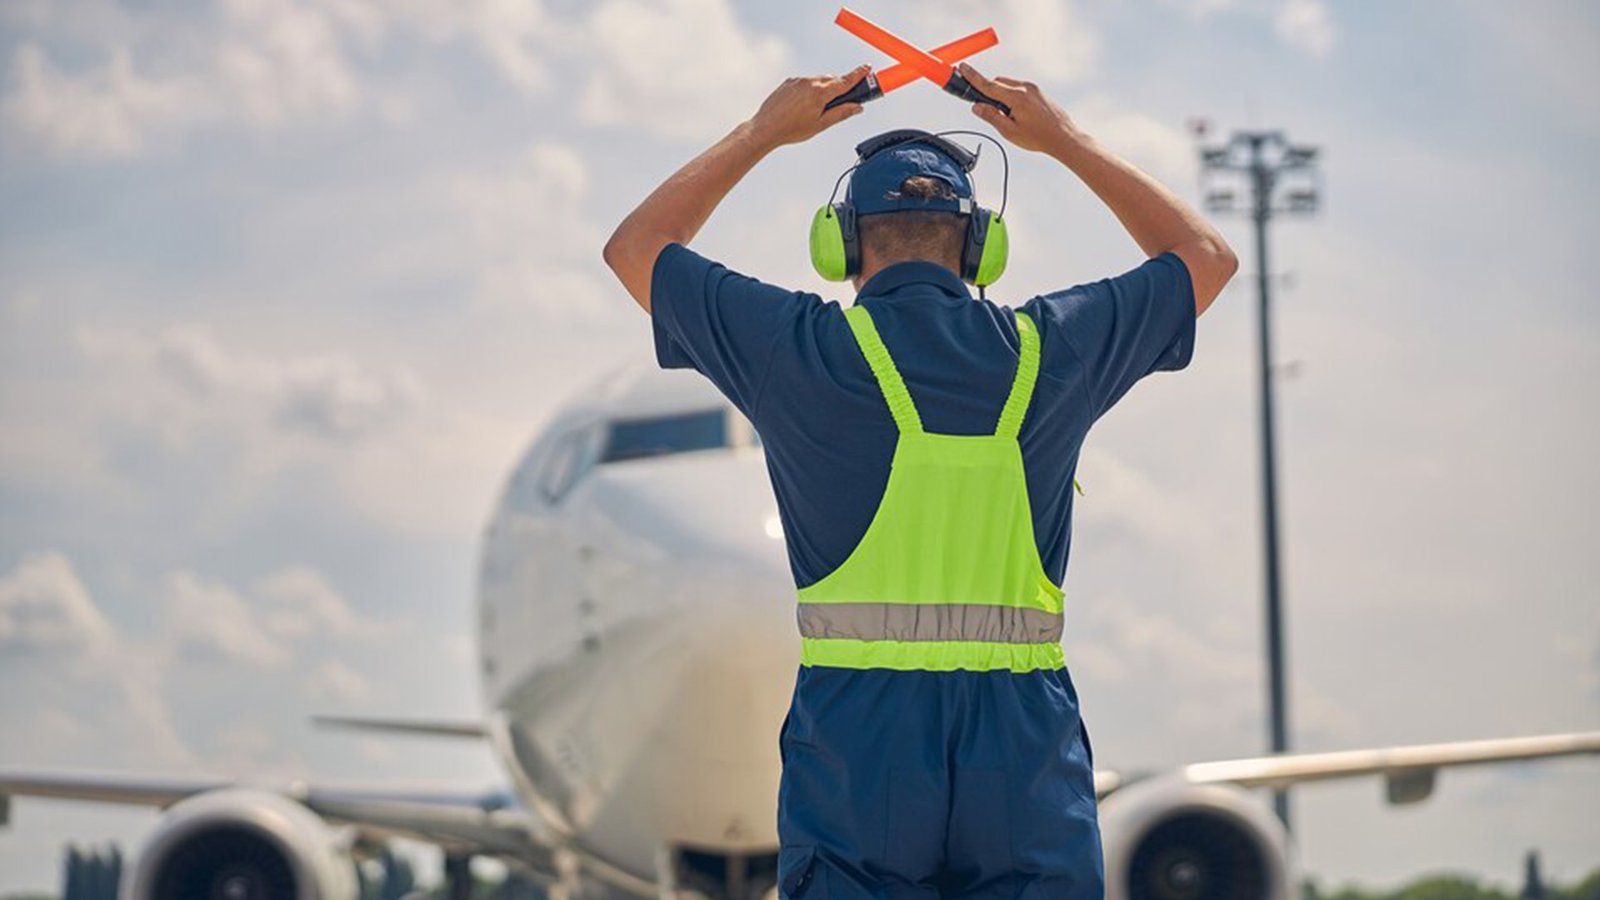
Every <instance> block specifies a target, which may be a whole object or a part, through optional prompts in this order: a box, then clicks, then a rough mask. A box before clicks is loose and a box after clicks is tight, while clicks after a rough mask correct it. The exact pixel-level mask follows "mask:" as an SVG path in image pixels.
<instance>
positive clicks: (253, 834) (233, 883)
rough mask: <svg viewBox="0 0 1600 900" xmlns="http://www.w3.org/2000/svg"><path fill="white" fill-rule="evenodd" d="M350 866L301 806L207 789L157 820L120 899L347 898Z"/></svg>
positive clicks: (260, 794)
mask: <svg viewBox="0 0 1600 900" xmlns="http://www.w3.org/2000/svg"><path fill="white" fill-rule="evenodd" d="M356 894H357V888H356V876H355V868H354V864H353V863H352V862H351V860H350V857H349V855H348V854H347V853H346V852H345V850H344V848H343V847H341V845H340V842H339V841H338V840H337V838H336V836H335V835H334V833H333V831H332V829H330V828H329V827H328V825H327V823H325V822H324V821H323V820H322V819H321V818H320V817H318V816H317V815H316V814H315V813H313V812H312V811H311V810H309V809H306V808H305V807H304V806H302V805H300V804H299V803H296V802H295V801H293V800H290V799H289V798H287V797H282V796H279V795H277V794H269V793H266V792H264V791H257V790H249V789H243V788H227V789H224V790H217V791H208V792H207V793H204V794H198V795H196V796H193V797H190V798H188V799H186V800H183V801H181V802H179V803H177V804H174V805H173V807H172V808H171V809H170V810H168V811H167V812H166V813H165V814H163V815H162V817H161V820H160V821H159V822H158V823H157V824H156V828H155V831H154V833H153V834H152V835H151V836H150V839H149V840H148V841H147V842H146V843H145V846H144V849H143V850H142V851H141V852H140V854H139V859H138V861H137V862H136V863H135V864H134V867H133V872H132V874H131V877H129V878H127V879H126V880H125V881H124V884H123V890H122V900H191V898H192V900H353V898H354V897H355V896H356Z"/></svg>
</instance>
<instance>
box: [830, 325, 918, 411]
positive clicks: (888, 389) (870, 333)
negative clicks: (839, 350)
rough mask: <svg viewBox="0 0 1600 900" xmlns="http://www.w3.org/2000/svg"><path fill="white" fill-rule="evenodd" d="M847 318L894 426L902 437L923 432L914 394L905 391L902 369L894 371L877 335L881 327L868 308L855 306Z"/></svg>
mask: <svg viewBox="0 0 1600 900" xmlns="http://www.w3.org/2000/svg"><path fill="white" fill-rule="evenodd" d="M844 317H845V321H847V322H849V323H850V331H851V333H852V334H854V335H855V338H856V345H857V346H859V347H860V348H861V355H862V356H865V357H866V358H867V365H869V366H871V367H872V375H873V377H874V378H876V379H877V380H878V389H879V390H880V391H883V399H884V400H885V401H887V402H888V404H889V412H890V414H892V415H893V416H894V424H895V425H896V426H897V427H898V428H899V429H900V432H901V433H902V434H904V433H908V432H909V433H912V434H918V433H921V431H922V417H921V416H920V415H918V414H917V407H916V404H914V403H912V402H911V392H910V391H908V390H906V383H905V381H904V380H902V379H901V378H900V370H899V369H896V368H895V366H894V360H893V359H891V358H890V357H889V348H887V347H885V346H884V345H883V338H881V337H879V336H878V327H877V326H876V325H874V324H873V323H872V314H871V313H869V312H867V308H866V307H865V306H852V307H850V308H849V309H846V310H845V311H844Z"/></svg>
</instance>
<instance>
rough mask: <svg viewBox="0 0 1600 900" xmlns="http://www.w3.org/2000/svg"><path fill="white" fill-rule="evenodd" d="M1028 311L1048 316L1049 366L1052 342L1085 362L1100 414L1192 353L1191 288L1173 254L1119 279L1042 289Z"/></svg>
mask: <svg viewBox="0 0 1600 900" xmlns="http://www.w3.org/2000/svg"><path fill="white" fill-rule="evenodd" d="M1023 311H1025V312H1032V313H1033V314H1034V315H1035V316H1036V317H1039V318H1042V320H1043V321H1042V323H1041V325H1040V329H1039V330H1040V334H1041V337H1042V339H1043V341H1044V344H1045V354H1044V356H1045V360H1046V363H1047V365H1048V361H1049V359H1050V357H1051V355H1052V353H1051V351H1050V347H1051V345H1054V344H1064V345H1065V346H1064V347H1063V348H1062V349H1063V350H1064V351H1066V352H1065V353H1064V354H1056V358H1057V359H1063V357H1066V358H1067V359H1068V360H1070V359H1072V358H1075V359H1076V361H1077V363H1078V364H1080V365H1082V366H1083V370H1084V375H1085V377H1086V379H1087V383H1088V388H1089V394H1090V398H1091V400H1092V402H1093V403H1094V407H1095V409H1094V415H1095V417H1096V418H1099V417H1100V416H1101V415H1104V414H1105V412H1106V411H1107V410H1109V409H1111V407H1112V406H1114V405H1115V404H1116V402H1117V401H1118V400H1120V399H1122V395H1123V394H1126V393H1127V392H1128V389H1129V388H1131V387H1133V385H1134V383H1135V382H1137V381H1138V380H1139V379H1141V378H1143V377H1144V376H1146V375H1148V374H1150V373H1151V372H1158V371H1173V370H1177V369H1182V368H1183V367H1184V366H1187V365H1188V364H1189V359H1190V357H1192V356H1193V355H1194V332H1195V311H1194V288H1193V286H1192V285H1191V284H1190V282H1189V269H1188V267H1187V266H1185V265H1184V263H1183V260H1182V259H1180V258H1179V257H1178V256H1177V254H1174V253H1163V254H1161V255H1160V256H1158V257H1155V258H1154V259H1150V260H1146V261H1145V262H1144V264H1142V265H1140V266H1139V267H1138V268H1136V269H1133V270H1131V271H1128V272H1125V273H1123V274H1121V275H1118V276H1117V277H1115V278H1108V279H1105V280H1103V281H1096V282H1093V283H1091V284H1082V285H1078V286H1077V287H1072V288H1068V289H1066V290H1064V291H1057V292H1055V293H1051V294H1044V295H1042V296H1040V297H1038V298H1036V299H1034V300H1033V301H1031V302H1029V303H1028V304H1026V305H1025V306H1024V307H1023ZM1046 371H1048V368H1047V370H1046Z"/></svg>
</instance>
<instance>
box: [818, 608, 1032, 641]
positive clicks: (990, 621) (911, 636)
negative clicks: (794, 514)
mask: <svg viewBox="0 0 1600 900" xmlns="http://www.w3.org/2000/svg"><path fill="white" fill-rule="evenodd" d="M799 607H800V612H799V618H800V635H801V636H802V637H808V638H851V639H854V640H860V641H988V642H992V643H998V644H1049V643H1056V642H1059V641H1060V640H1061V623H1062V617H1061V615H1060V614H1059V613H1051V612H1045V611H1044V610H1042V609H1023V608H1020V607H1015V606H994V605H991V604H987V603H801V604H800V605H799Z"/></svg>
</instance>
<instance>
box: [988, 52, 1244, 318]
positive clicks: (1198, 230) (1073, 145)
mask: <svg viewBox="0 0 1600 900" xmlns="http://www.w3.org/2000/svg"><path fill="white" fill-rule="evenodd" d="M961 74H962V75H963V76H965V77H966V79H967V80H968V81H970V82H972V84H973V85H974V86H976V87H977V88H978V90H981V91H983V92H984V93H985V94H988V95H989V96H991V97H994V98H995V99H997V100H1001V101H1003V102H1004V103H1006V104H1007V105H1008V106H1010V107H1011V115H1010V116H1007V115H1006V114H1004V113H1002V112H1000V111H999V110H997V109H995V108H994V107H992V106H986V105H983V104H977V103H975V104H973V106H972V111H973V112H974V113H975V114H976V115H977V116H978V118H980V119H982V120H984V121H985V122H988V123H989V124H990V125H993V126H994V129H995V130H996V131H998V132H1000V134H1001V135H1003V136H1004V137H1005V138H1006V139H1007V140H1009V141H1011V142H1012V143H1013V144H1016V145H1017V146H1018V147H1021V148H1023V149H1024V150H1038V151H1040V152H1042V153H1047V154H1049V155H1050V156H1052V157H1054V158H1055V159H1056V160H1057V161H1059V162H1060V163H1061V164H1062V165H1064V166H1066V167H1067V168H1069V169H1071V170H1072V172H1073V174H1075V175H1077V176H1078V178H1080V179H1082V181H1083V183H1084V184H1086V185H1088V186H1089V189H1090V190H1092V191H1094V192H1095V194H1096V195H1097V196H1099V198H1100V199H1101V200H1102V201H1104V203H1105V204H1106V206H1108V207H1110V208H1111V211H1112V212H1113V213H1115V214H1116V217H1117V219H1118V220H1120V221H1121V222H1122V226H1123V227H1124V228H1126V229H1128V234H1130V235H1132V236H1133V240H1134V242H1135V243H1137V244H1138V245H1139V248H1140V249H1141V250H1143V251H1144V252H1145V253H1146V254H1147V255H1149V256H1152V257H1154V256H1159V255H1161V254H1162V253H1167V252H1172V253H1176V254H1177V255H1178V257H1179V258H1180V259H1182V260H1183V263H1184V265H1185V266H1187V267H1188V269H1189V280H1190V281H1191V282H1192V283H1193V285H1194V307H1195V308H1194V312H1195V315H1197V316H1198V315H1199V314H1201V313H1203V312H1205V310H1206V307H1208V306H1210V305H1211V301H1212V300H1214V299H1216V296H1217V294H1218V293H1220V292H1221V291H1222V287H1223V285H1225V284H1227V283H1228V279H1230V278H1232V277H1233V273H1234V272H1236V271H1238V269H1239V259H1238V257H1236V256H1234V254H1233V250H1232V248H1230V247H1229V246H1228V242H1227V241H1225V240H1223V239H1222V235H1221V234H1219V233H1218V232H1217V230H1216V229H1215V228H1213V227H1211V224H1210V223H1209V222H1207V221H1206V220H1205V219H1203V218H1201V217H1200V214H1199V213H1198V212H1196V211H1195V210H1194V209H1193V208H1192V207H1190V206H1189V204H1187V203H1185V202H1183V201H1182V200H1181V199H1179V198H1178V196H1177V195H1176V194H1174V193H1172V192H1171V191H1169V190H1167V189H1166V188H1164V187H1162V186H1161V184H1160V183H1159V182H1157V181H1156V180H1155V179H1154V178H1151V177H1150V176H1149V175H1146V174H1145V173H1143V172H1141V171H1139V170H1138V169H1137V168H1135V167H1134V166H1132V165H1130V164H1128V163H1127V162H1125V161H1123V160H1121V159H1119V158H1118V157H1116V156H1115V155H1113V154H1112V153H1110V152H1109V151H1107V150H1106V149H1105V148H1103V147H1101V146H1100V145H1099V144H1098V143H1096V142H1095V140H1094V139H1093V138H1091V137H1089V136H1088V135H1086V134H1084V133H1083V132H1081V131H1079V130H1078V128H1077V126H1075V125H1074V124H1073V123H1072V120H1071V119H1070V118H1068V117H1067V114H1066V113H1065V112H1063V111H1062V110H1061V107H1059V106H1057V105H1056V104H1054V103H1052V102H1051V101H1050V98H1048V97H1046V96H1045V95H1044V92H1042V91H1040V90H1039V86H1038V85H1036V84H1034V83H1032V82H1029V81H1018V80H1017V79H1015V78H1004V77H1001V78H994V79H989V78H985V77H983V76H982V75H980V74H979V73H978V72H977V71H976V70H974V69H973V68H972V67H971V66H969V65H967V64H965V63H963V64H962V65H961Z"/></svg>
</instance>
